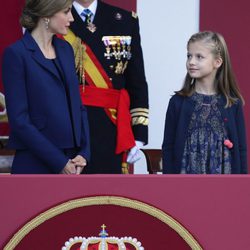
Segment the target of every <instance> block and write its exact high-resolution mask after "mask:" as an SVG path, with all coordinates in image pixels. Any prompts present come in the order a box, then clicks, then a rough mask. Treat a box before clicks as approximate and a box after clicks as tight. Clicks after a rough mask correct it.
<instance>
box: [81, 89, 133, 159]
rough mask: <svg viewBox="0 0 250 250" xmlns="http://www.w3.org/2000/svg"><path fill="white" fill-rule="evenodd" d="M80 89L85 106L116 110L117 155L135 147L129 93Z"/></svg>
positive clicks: (123, 90) (124, 91) (113, 90)
mask: <svg viewBox="0 0 250 250" xmlns="http://www.w3.org/2000/svg"><path fill="white" fill-rule="evenodd" d="M79 89H80V94H81V99H82V102H83V103H84V105H89V106H95V107H102V108H108V109H116V111H117V116H116V120H115V121H116V122H115V123H116V126H117V142H116V151H115V153H116V154H120V153H122V152H125V151H126V150H128V149H130V148H132V147H133V146H135V139H134V135H133V132H132V128H131V116H130V113H129V106H130V100H129V95H128V92H127V91H126V90H125V89H121V90H116V89H103V88H96V87H92V86H85V88H84V91H83V89H82V87H81V86H80V87H79Z"/></svg>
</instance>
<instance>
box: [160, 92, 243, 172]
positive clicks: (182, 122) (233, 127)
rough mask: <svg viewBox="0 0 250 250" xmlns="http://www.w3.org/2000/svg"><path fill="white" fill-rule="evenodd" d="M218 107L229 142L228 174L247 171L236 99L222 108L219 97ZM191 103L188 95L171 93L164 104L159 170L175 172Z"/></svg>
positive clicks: (238, 107) (181, 153) (240, 107)
mask: <svg viewBox="0 0 250 250" xmlns="http://www.w3.org/2000/svg"><path fill="white" fill-rule="evenodd" d="M221 100H222V101H221V102H220V103H219V109H220V112H221V114H222V118H223V121H224V123H225V128H226V130H227V132H228V139H229V140H230V141H231V142H232V143H233V148H232V149H230V150H231V155H232V174H246V173H247V146H246V132H245V122H244V116H243V110H242V105H241V103H240V102H237V103H236V104H234V105H232V106H231V107H230V108H224V107H225V104H226V100H225V98H223V99H221ZM194 107H195V103H194V102H193V101H192V100H191V99H190V98H188V97H183V96H180V95H177V94H176V95H174V96H173V97H172V98H171V99H170V101H169V105H168V109H167V113H166V120H165V131H164V139H163V145H162V154H163V155H162V156H163V173H165V174H179V173H180V171H181V162H182V156H183V152H184V144H185V139H186V137H187V130H188V126H189V123H190V119H191V116H192V113H193V110H194Z"/></svg>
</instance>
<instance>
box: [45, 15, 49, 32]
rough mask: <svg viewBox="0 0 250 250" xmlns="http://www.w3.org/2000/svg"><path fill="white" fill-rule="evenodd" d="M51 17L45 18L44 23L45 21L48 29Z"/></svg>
mask: <svg viewBox="0 0 250 250" xmlns="http://www.w3.org/2000/svg"><path fill="white" fill-rule="evenodd" d="M49 21H50V20H49V18H45V19H44V23H45V28H46V30H47V29H48V28H49Z"/></svg>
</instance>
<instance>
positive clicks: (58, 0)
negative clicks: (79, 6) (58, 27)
mask: <svg viewBox="0 0 250 250" xmlns="http://www.w3.org/2000/svg"><path fill="white" fill-rule="evenodd" d="M72 2H73V0H26V2H25V5H24V8H23V11H22V14H21V17H20V23H21V25H22V26H23V27H24V28H26V29H27V30H30V31H31V30H33V29H34V28H35V27H36V26H37V23H38V21H39V19H40V18H42V17H51V16H53V15H54V14H55V13H57V12H58V11H61V10H63V9H64V8H67V7H69V6H70V5H71V4H72Z"/></svg>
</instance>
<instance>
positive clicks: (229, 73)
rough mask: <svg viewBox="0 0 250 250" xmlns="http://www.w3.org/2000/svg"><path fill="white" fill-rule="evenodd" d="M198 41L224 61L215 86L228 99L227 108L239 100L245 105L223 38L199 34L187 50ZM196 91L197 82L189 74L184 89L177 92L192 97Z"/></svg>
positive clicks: (194, 36)
mask: <svg viewBox="0 0 250 250" xmlns="http://www.w3.org/2000/svg"><path fill="white" fill-rule="evenodd" d="M197 41H199V42H200V41H202V42H203V43H205V44H207V45H208V46H209V47H210V48H211V53H212V54H213V55H214V57H215V58H221V59H222V65H221V66H220V67H219V68H218V70H217V73H216V78H215V84H216V88H217V90H218V92H219V93H220V94H222V95H224V96H225V98H226V107H230V106H232V105H233V104H234V103H236V102H237V100H238V99H239V100H240V101H241V102H242V104H244V99H243V97H242V95H241V94H240V90H239V87H238V85H237V82H236V79H235V76H234V73H233V69H232V66H231V60H230V56H229V53H228V49H227V45H226V42H225V40H224V38H223V36H222V35H221V34H219V33H216V32H212V31H203V32H198V33H196V34H194V35H192V36H191V37H190V39H189V40H188V43H187V48H188V47H189V45H190V44H191V43H194V42H197ZM194 89H195V80H194V79H192V78H191V77H190V75H189V74H188V73H187V74H186V76H185V80H184V84H183V87H182V89H181V90H179V91H176V93H177V94H180V95H183V96H190V95H192V94H193V92H194Z"/></svg>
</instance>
